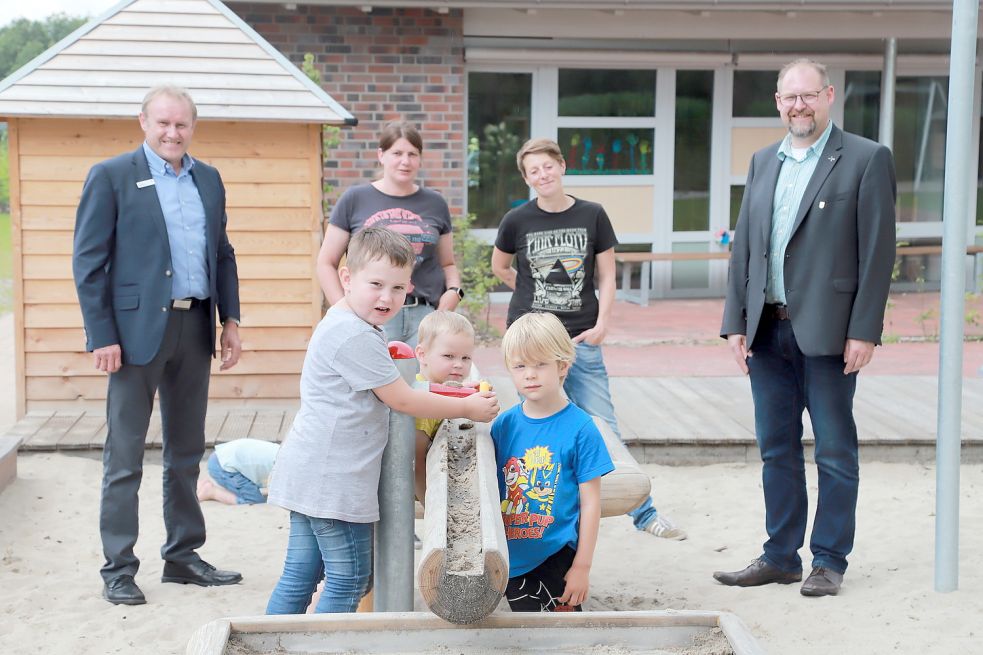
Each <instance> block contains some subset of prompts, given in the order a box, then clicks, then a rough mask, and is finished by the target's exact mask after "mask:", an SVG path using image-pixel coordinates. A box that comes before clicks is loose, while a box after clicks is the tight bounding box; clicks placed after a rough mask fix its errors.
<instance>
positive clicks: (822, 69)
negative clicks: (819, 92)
mask: <svg viewBox="0 0 983 655" xmlns="http://www.w3.org/2000/svg"><path fill="white" fill-rule="evenodd" d="M797 66H806V67H808V68H811V69H812V70H814V71H816V73H818V74H819V79H820V81H822V83H823V87H824V88H825V87H827V86H829V73H828V72H827V71H826V66H825V65H823V64H821V63H819V62H818V61H816V60H815V59H809V58H808V57H799V58H798V59H793V60H792V61H790V62H788V63H787V64H785V65H784V66H782V70H780V71H778V81H777V82H776V83H775V88H776V89H777V90H778V92H779V93H781V92H782V79H784V77H785V74H786V73H788V72H789V71H790V70H792V69H793V68H796V67H797Z"/></svg>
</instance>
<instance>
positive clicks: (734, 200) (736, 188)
mask: <svg viewBox="0 0 983 655" xmlns="http://www.w3.org/2000/svg"><path fill="white" fill-rule="evenodd" d="M742 200H744V185H743V184H734V185H733V186H731V187H730V229H732V230H735V229H737V217H738V216H739V215H740V213H741V201H742Z"/></svg>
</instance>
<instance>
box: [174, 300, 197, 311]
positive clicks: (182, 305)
mask: <svg viewBox="0 0 983 655" xmlns="http://www.w3.org/2000/svg"><path fill="white" fill-rule="evenodd" d="M193 303H194V298H180V299H176V300H172V301H171V307H173V308H174V309H179V310H181V311H182V312H186V311H188V310H189V309H191V307H192V304H193Z"/></svg>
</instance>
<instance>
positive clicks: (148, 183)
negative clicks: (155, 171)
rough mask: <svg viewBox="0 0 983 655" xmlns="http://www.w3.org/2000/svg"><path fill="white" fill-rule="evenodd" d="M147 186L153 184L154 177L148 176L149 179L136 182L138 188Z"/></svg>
mask: <svg viewBox="0 0 983 655" xmlns="http://www.w3.org/2000/svg"><path fill="white" fill-rule="evenodd" d="M148 186H154V178H150V179H149V180H139V181H138V182H137V188H138V189H146V188H147V187H148Z"/></svg>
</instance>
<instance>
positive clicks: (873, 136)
mask: <svg viewBox="0 0 983 655" xmlns="http://www.w3.org/2000/svg"><path fill="white" fill-rule="evenodd" d="M845 86H846V88H845V89H843V94H842V95H843V129H844V130H846V131H847V132H851V133H853V134H859V135H860V136H863V137H867V138H868V139H870V140H872V141H876V140H877V135H878V132H879V124H880V123H879V122H880V120H881V72H880V71H847V72H846V80H845Z"/></svg>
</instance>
